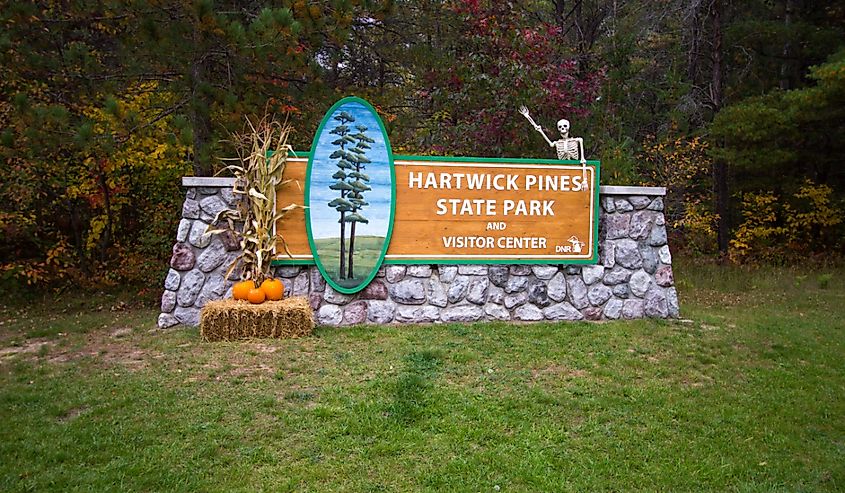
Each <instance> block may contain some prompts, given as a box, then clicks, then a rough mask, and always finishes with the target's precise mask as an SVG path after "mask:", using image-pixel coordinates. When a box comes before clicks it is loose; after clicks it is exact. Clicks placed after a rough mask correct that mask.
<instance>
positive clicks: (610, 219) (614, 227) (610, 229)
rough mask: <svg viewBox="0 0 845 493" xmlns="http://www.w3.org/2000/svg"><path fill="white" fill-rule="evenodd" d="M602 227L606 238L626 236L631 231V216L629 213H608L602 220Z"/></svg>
mask: <svg viewBox="0 0 845 493" xmlns="http://www.w3.org/2000/svg"><path fill="white" fill-rule="evenodd" d="M604 228H605V234H606V238H607V239H608V240H618V239H620V238H627V237H628V234H629V232H630V231H631V216H630V214H610V215H608V216H607V218H606V219H605V221H604Z"/></svg>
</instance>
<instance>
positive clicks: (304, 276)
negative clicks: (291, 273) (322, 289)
mask: <svg viewBox="0 0 845 493" xmlns="http://www.w3.org/2000/svg"><path fill="white" fill-rule="evenodd" d="M291 293H292V294H293V296H306V295H307V294H308V273H307V272H304V271H303V272H300V273H299V275H298V276H296V277H294V278H293V290H292V291H291Z"/></svg>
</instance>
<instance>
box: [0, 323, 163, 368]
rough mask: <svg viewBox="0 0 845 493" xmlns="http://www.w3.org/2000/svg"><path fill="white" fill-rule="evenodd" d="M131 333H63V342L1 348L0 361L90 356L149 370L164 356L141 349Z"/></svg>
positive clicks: (27, 342) (67, 359) (66, 360)
mask: <svg viewBox="0 0 845 493" xmlns="http://www.w3.org/2000/svg"><path fill="white" fill-rule="evenodd" d="M131 334H132V331H131V329H126V328H118V329H112V330H108V331H106V330H102V331H96V332H92V333H88V334H85V335H83V336H77V337H67V338H66V337H65V335H64V334H62V336H61V338H60V339H47V338H35V339H27V340H25V341H24V342H23V343H17V344H13V345H9V346H6V347H0V362H3V361H7V360H12V359H18V360H19V359H21V358H26V359H30V360H43V361H47V362H48V363H54V364H63V363H69V362H73V361H76V360H79V359H81V358H86V357H87V358H93V359H95V360H99V361H102V362H103V363H105V364H108V365H119V366H122V367H125V368H127V369H128V370H133V371H134V370H139V369H142V368H145V367H146V366H147V365H148V363H149V361H150V359H151V358H156V359H158V358H163V357H164V355H163V354H162V353H160V352H158V351H150V350H146V349H142V348H141V347H139V345H138V342H139V340H138V339H137V338H133V337H132V335H131Z"/></svg>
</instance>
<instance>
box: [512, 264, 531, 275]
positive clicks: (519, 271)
mask: <svg viewBox="0 0 845 493" xmlns="http://www.w3.org/2000/svg"><path fill="white" fill-rule="evenodd" d="M510 273H511V275H512V276H527V275H529V274H531V266H530V265H511V266H510Z"/></svg>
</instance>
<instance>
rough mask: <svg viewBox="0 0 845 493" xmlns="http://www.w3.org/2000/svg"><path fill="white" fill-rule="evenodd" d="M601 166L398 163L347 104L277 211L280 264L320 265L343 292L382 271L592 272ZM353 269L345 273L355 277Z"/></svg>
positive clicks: (363, 113) (304, 156) (358, 105)
mask: <svg viewBox="0 0 845 493" xmlns="http://www.w3.org/2000/svg"><path fill="white" fill-rule="evenodd" d="M598 174H599V163H598V162H596V161H588V162H587V166H586V167H585V166H582V165H581V163H579V162H577V161H561V160H551V159H516V158H511V159H509V158H503V159H494V158H472V157H432V156H404V155H393V154H392V151H391V147H390V143H389V142H388V139H387V134H386V132H385V131H384V126H383V124H382V122H381V120H380V119H379V117H378V115H377V113H376V112H375V110H374V109H373V107H372V106H370V105H369V103H367V102H366V101H364V100H361V99H359V98H344V99H342V100H341V101H339V102H338V103H336V104H335V105H334V106H332V108H331V109H330V110H329V111H328V113H327V114H326V116H325V118H324V119H323V123H322V124H321V125H320V128H319V130H318V132H317V135H316V137H315V139H314V143H313V145H312V147H311V151H310V152H309V153H295V155H294V156H291V157H290V158H289V159H288V163H287V167H286V169H285V176H284V178H285V180H286V183H285V184H284V185H283V186H281V187H279V189H278V190H277V197H276V203H277V204H278V206H279V207H283V206H285V205H287V204H290V203H298V204H304V205H305V206H306V209H305V210H304V211H299V212H298V213H292V214H288V215H286V216H285V218H284V219H283V220H281V221H280V222H279V223H278V224H277V226H276V227H277V232H279V233H281V234H282V235H283V236H284V238H285V244H286V246H287V251H283V250H280V251H278V252H277V255H276V258H275V263H276V264H278V265H306V264H316V265H317V267H318V268H319V269H320V272H321V273H322V274H323V277H324V278H325V279H326V281H327V282H329V284H330V285H331V286H332V287H333V288H334V289H336V290H337V291H339V292H341V293H354V292H357V291H360V290H361V289H363V288H364V287H366V285H367V283H369V281H370V280H372V278H373V276H374V275H375V272H376V271H377V270H378V268H379V266H380V265H381V264H382V263H385V264H555V265H556V264H595V263H596V262H597V260H598V242H597V237H598V213H599V203H598V197H599V186H598V184H599V176H598ZM350 266H351V267H350Z"/></svg>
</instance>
